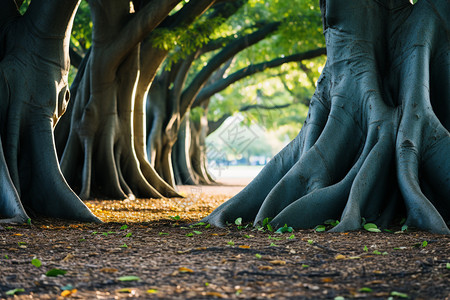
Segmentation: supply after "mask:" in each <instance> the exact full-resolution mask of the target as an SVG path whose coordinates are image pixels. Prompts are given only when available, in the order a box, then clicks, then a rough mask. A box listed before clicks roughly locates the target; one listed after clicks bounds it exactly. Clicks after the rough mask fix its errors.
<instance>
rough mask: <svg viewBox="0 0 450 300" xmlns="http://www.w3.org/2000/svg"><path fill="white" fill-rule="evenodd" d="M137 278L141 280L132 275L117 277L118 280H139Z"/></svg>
mask: <svg viewBox="0 0 450 300" xmlns="http://www.w3.org/2000/svg"><path fill="white" fill-rule="evenodd" d="M139 280H141V278H139V277H138V276H133V275H130V276H122V277H119V281H139Z"/></svg>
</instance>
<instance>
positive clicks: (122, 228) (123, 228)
mask: <svg viewBox="0 0 450 300" xmlns="http://www.w3.org/2000/svg"><path fill="white" fill-rule="evenodd" d="M127 228H128V225H126V224H125V225H122V227H120V230H125V229H127Z"/></svg>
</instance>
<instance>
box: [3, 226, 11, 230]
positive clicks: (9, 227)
mask: <svg viewBox="0 0 450 300" xmlns="http://www.w3.org/2000/svg"><path fill="white" fill-rule="evenodd" d="M5 228H6V229H8V230H9V229H13V228H12V227H11V226H8V227H5Z"/></svg>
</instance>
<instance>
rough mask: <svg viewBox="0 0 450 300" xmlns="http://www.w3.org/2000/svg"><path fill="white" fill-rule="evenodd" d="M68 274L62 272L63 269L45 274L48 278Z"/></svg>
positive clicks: (52, 270) (64, 271)
mask: <svg viewBox="0 0 450 300" xmlns="http://www.w3.org/2000/svg"><path fill="white" fill-rule="evenodd" d="M66 273H67V271H66V270H61V269H51V270H50V271H48V272H47V273H45V275H46V276H48V277H56V276H58V275H65V274H66Z"/></svg>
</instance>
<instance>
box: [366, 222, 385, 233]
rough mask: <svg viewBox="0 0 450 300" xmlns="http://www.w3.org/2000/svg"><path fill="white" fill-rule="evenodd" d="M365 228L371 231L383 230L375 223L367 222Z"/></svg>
mask: <svg viewBox="0 0 450 300" xmlns="http://www.w3.org/2000/svg"><path fill="white" fill-rule="evenodd" d="M364 229H365V230H367V231H370V232H381V230H380V229H378V226H377V225H376V224H374V223H366V224H364Z"/></svg>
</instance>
